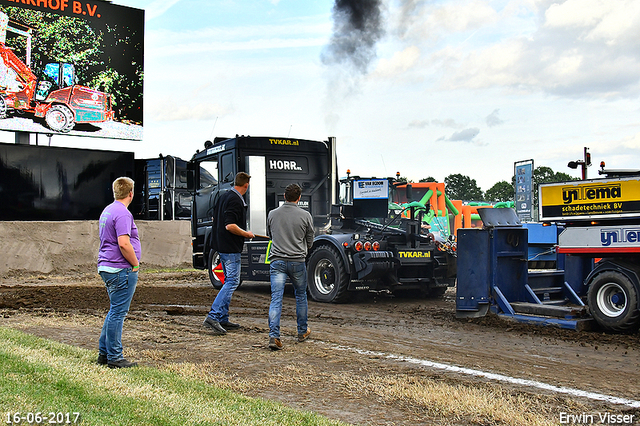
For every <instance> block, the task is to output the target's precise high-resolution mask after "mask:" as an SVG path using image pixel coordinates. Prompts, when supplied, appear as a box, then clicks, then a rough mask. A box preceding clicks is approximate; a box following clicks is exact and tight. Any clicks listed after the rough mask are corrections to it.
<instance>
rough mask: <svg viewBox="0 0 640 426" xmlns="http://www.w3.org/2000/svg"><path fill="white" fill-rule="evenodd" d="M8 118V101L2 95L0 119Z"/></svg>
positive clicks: (0, 98) (0, 99) (0, 96)
mask: <svg viewBox="0 0 640 426" xmlns="http://www.w3.org/2000/svg"><path fill="white" fill-rule="evenodd" d="M3 118H7V101H5V100H4V96H2V95H0V119H3Z"/></svg>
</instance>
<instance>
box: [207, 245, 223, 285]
mask: <svg viewBox="0 0 640 426" xmlns="http://www.w3.org/2000/svg"><path fill="white" fill-rule="evenodd" d="M207 270H208V271H209V281H211V285H213V288H215V289H216V290H220V289H221V288H222V285H223V284H224V272H223V271H222V263H220V255H219V254H218V252H217V251H215V250H211V251H209V262H208V263H207Z"/></svg>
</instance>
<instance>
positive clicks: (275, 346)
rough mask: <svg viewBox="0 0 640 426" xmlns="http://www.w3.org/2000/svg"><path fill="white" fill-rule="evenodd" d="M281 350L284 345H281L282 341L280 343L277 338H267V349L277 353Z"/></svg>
mask: <svg viewBox="0 0 640 426" xmlns="http://www.w3.org/2000/svg"><path fill="white" fill-rule="evenodd" d="M282 348H284V345H283V344H282V341H280V338H278V337H270V338H269V349H271V350H272V351H279V350H280V349H282Z"/></svg>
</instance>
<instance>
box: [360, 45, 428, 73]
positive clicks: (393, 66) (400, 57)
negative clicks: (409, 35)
mask: <svg viewBox="0 0 640 426" xmlns="http://www.w3.org/2000/svg"><path fill="white" fill-rule="evenodd" d="M419 58H420V49H419V48H418V47H417V46H409V47H407V48H406V49H404V50H403V51H401V52H396V53H394V54H393V56H392V57H391V59H384V58H383V59H380V61H379V62H378V66H377V68H376V69H375V71H374V72H373V73H372V74H373V76H374V77H386V78H389V77H394V76H396V75H398V74H402V73H404V72H405V71H407V70H408V69H410V68H411V67H413V66H414V65H415V64H416V63H417V62H418V59H419Z"/></svg>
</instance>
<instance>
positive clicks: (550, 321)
mask: <svg viewBox="0 0 640 426" xmlns="http://www.w3.org/2000/svg"><path fill="white" fill-rule="evenodd" d="M479 214H480V218H481V219H482V221H483V224H484V228H483V229H479V228H470V229H459V230H458V284H457V294H456V316H457V317H458V318H477V317H482V316H485V315H486V314H487V313H488V312H489V311H491V312H492V313H495V314H497V315H499V316H502V317H507V318H510V319H513V320H516V321H519V322H524V323H532V324H540V325H553V326H556V327H561V328H568V329H574V330H584V329H587V328H589V326H590V323H591V319H590V318H588V315H587V312H586V308H585V305H584V303H583V302H582V296H583V293H584V292H585V291H586V289H585V288H583V287H584V286H583V281H584V278H585V277H586V275H587V274H588V271H590V270H591V264H590V263H589V261H587V260H584V259H582V258H579V257H569V256H558V255H556V253H555V251H554V250H553V247H554V246H555V245H556V244H557V235H558V229H557V228H556V227H555V226H553V227H548V228H549V229H542V225H541V224H540V225H539V224H535V225H534V224H527V225H526V226H523V224H521V223H520V221H519V220H518V218H517V216H516V213H515V211H514V210H513V209H479ZM538 225H539V226H538ZM530 233H531V235H530ZM530 242H531V248H532V249H530V246H529V244H530ZM532 259H533V260H532ZM532 262H533V263H532ZM530 264H531V265H532V266H537V265H540V266H544V267H545V269H529V266H530ZM547 266H548V267H550V268H549V269H546V267H547ZM569 277H570V279H567V278H569Z"/></svg>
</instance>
